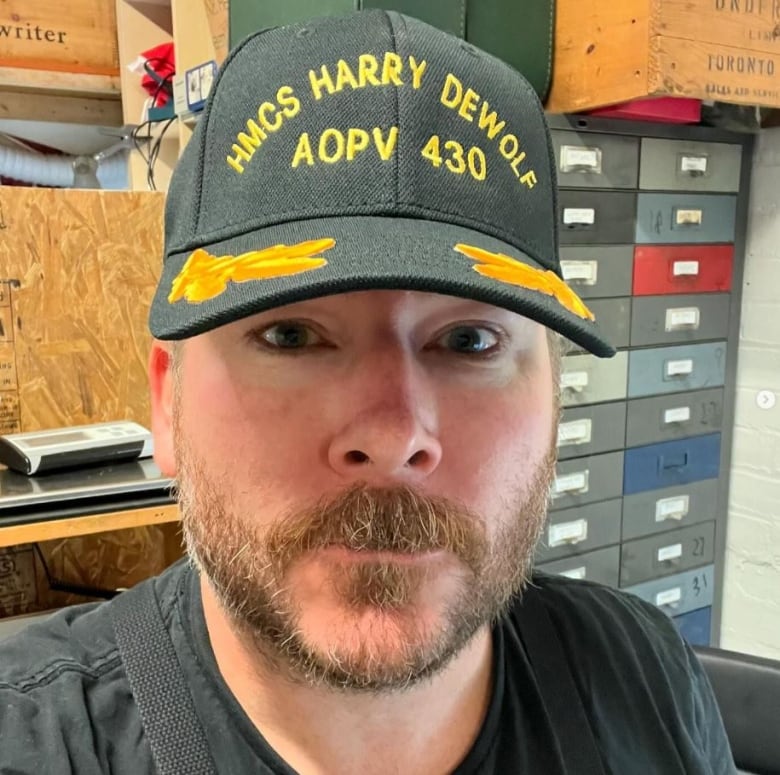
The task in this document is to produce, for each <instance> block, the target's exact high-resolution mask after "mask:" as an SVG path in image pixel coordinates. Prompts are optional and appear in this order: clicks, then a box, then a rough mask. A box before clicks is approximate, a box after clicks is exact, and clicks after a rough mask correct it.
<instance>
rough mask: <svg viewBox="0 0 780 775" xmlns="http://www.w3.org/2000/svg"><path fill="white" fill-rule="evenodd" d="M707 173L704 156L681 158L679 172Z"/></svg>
mask: <svg viewBox="0 0 780 775" xmlns="http://www.w3.org/2000/svg"><path fill="white" fill-rule="evenodd" d="M706 171H707V157H706V156H683V157H682V159H680V172H700V173H704V172H706Z"/></svg>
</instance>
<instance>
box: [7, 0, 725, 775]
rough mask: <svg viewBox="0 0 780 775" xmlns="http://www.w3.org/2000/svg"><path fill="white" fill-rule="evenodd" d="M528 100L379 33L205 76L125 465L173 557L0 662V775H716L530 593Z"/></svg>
mask: <svg viewBox="0 0 780 775" xmlns="http://www.w3.org/2000/svg"><path fill="white" fill-rule="evenodd" d="M554 175H555V171H554V168H553V165H552V154H551V149H550V141H549V136H548V133H547V129H546V126H545V122H544V117H543V113H542V110H541V107H540V105H539V103H538V100H537V99H536V97H535V95H534V94H533V93H532V91H531V89H530V87H529V85H528V84H527V82H526V81H525V80H524V79H523V78H522V77H521V76H519V75H518V74H517V73H515V72H514V71H512V70H511V69H510V68H509V67H507V66H505V65H503V64H502V63H500V62H498V61H497V60H495V59H494V58H492V57H490V56H488V55H487V54H485V53H482V52H480V51H478V50H476V49H474V48H473V47H472V46H469V45H467V44H465V43H463V42H462V41H460V40H457V39H455V38H452V37H450V36H448V35H445V34H444V33H441V32H438V31H436V30H434V29H432V28H430V27H428V26H426V25H424V24H422V23H420V22H417V21H415V20H413V19H409V18H406V17H403V16H400V15H398V14H395V13H385V12H381V11H374V12H361V13H357V14H355V15H352V16H349V17H345V18H340V19H327V20H320V21H316V22H312V23H310V24H307V25H299V26H292V27H287V28H279V29H273V30H269V31H265V32H262V33H259V34H257V35H254V36H252V37H251V38H249V39H248V40H247V41H246V42H245V43H243V44H242V45H241V46H240V47H239V48H238V49H237V50H235V51H234V52H233V53H232V54H231V56H230V57H229V59H228V61H227V62H226V63H225V65H224V66H223V68H222V70H221V72H220V75H219V77H218V79H217V81H216V83H215V87H214V90H213V94H212V96H211V98H210V100H209V104H208V106H207V108H206V110H205V112H204V115H203V117H202V119H201V122H200V125H199V127H198V130H197V132H196V134H195V136H194V138H193V139H192V141H191V142H190V144H189V146H188V147H187V149H186V151H185V153H184V155H183V157H182V159H181V162H180V164H179V166H178V168H177V170H176V174H175V176H174V179H173V181H172V184H171V188H170V191H169V195H168V204H167V210H166V249H165V262H164V267H163V272H162V277H161V280H160V284H159V288H158V291H157V294H156V296H155V299H154V302H153V305H152V310H151V318H150V320H151V330H152V333H153V334H154V336H155V338H156V341H155V344H154V345H153V350H152V354H151V359H150V381H151V390H152V404H153V430H154V437H155V456H156V459H157V462H158V463H159V465H160V467H161V469H162V470H163V471H164V472H165V473H167V474H170V475H175V476H176V478H177V482H178V487H179V499H180V503H181V508H182V520H183V528H184V533H185V537H186V545H187V551H188V554H189V557H190V560H191V564H190V565H184V564H179V565H177V566H175V567H174V568H173V569H170V570H168V571H167V572H165V573H164V574H163V575H162V576H160V577H159V578H157V579H156V580H153V581H151V582H147V583H145V584H142V585H140V586H139V587H138V588H136V590H133V591H131V592H129V593H127V594H124V595H121V596H120V597H118V598H117V599H116V600H114V601H112V602H111V603H106V604H103V605H100V606H87V607H81V608H74V609H70V610H67V611H65V612H63V613H61V614H59V615H57V616H56V617H54V618H52V619H51V620H49V622H48V623H47V624H45V625H43V626H39V627H35V628H31V629H30V630H28V632H27V634H26V635H23V636H21V637H19V638H17V639H16V640H15V641H11V642H10V643H8V644H7V645H6V646H5V648H4V651H3V662H2V667H1V668H0V681H2V683H0V734H2V741H3V744H2V749H0V758H1V759H2V769H3V771H7V772H14V773H18V772H25V773H27V772H29V773H33V772H34V773H43V772H57V773H60V772H74V773H79V775H85V774H86V773H93V772H94V773H97V772H112V773H132V774H133V775H137V774H138V773H145V772H153V771H155V768H156V770H157V771H159V772H161V773H168V772H171V773H175V772H181V773H194V772H224V773H243V772H253V773H306V774H307V773H317V774H320V773H350V774H351V773H372V774H377V775H380V774H383V773H404V774H406V773H411V774H416V773H419V774H421V775H422V774H428V773H450V772H457V773H501V774H502V775H503V774H504V773H544V774H545V775H547V774H551V773H563V772H566V773H577V774H578V775H579V774H580V773H583V774H585V773H663V774H664V775H669V774H671V773H731V772H734V771H735V770H734V768H733V763H732V760H731V755H730V753H729V749H728V744H727V742H726V739H725V735H724V732H723V728H722V724H721V721H720V717H719V715H718V711H717V709H716V707H715V703H714V700H713V696H712V693H711V690H710V688H709V685H708V683H707V681H706V678H705V677H704V675H703V673H702V670H701V668H700V667H699V665H698V664H697V662H696V661H695V659H694V657H693V656H692V654H691V651H690V650H689V648H688V647H687V646H686V645H685V644H684V643H683V642H682V641H681V639H680V637H679V636H678V635H677V633H676V631H675V629H674V628H673V626H672V625H671V624H670V623H669V621H668V620H667V619H666V617H665V616H663V615H662V614H661V613H659V612H658V611H657V610H656V609H655V608H653V607H651V606H648V605H646V604H644V603H642V602H641V601H639V600H637V599H635V598H633V597H629V596H627V595H622V594H620V593H618V592H616V591H614V590H610V589H607V588H605V587H601V586H598V585H595V584H590V583H585V582H575V581H572V580H569V579H564V578H550V577H546V576H542V575H536V576H533V577H532V575H531V564H532V556H533V551H534V546H535V543H536V541H537V539H538V537H539V535H540V532H541V528H542V525H543V522H544V519H545V508H546V504H547V496H548V492H549V486H550V482H551V478H552V476H553V472H554V460H555V454H554V452H555V425H556V421H557V415H558V405H557V390H556V385H557V374H558V369H559V367H560V363H559V352H558V347H559V345H558V337H559V335H564V336H566V337H568V338H570V339H572V340H574V341H576V342H578V343H580V344H581V345H583V346H584V347H586V348H588V349H589V350H590V351H591V352H593V353H595V354H597V355H602V356H609V355H611V354H612V352H613V351H612V348H611V347H610V346H609V345H608V344H607V343H606V342H605V341H604V340H603V339H602V337H601V335H600V333H599V330H598V328H597V327H596V324H595V322H594V320H593V316H592V315H591V314H590V312H589V310H588V309H587V307H586V306H585V305H584V304H583V303H582V301H581V300H580V299H579V298H578V297H577V296H576V295H575V294H574V293H573V292H572V291H571V290H570V289H569V288H568V287H567V286H566V285H565V284H564V283H563V282H562V281H561V279H560V267H559V262H558V256H557V237H556V197H555V185H554Z"/></svg>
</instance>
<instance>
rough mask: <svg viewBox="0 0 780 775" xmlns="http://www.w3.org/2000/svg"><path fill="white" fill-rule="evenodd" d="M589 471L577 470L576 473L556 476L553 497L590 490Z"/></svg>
mask: <svg viewBox="0 0 780 775" xmlns="http://www.w3.org/2000/svg"><path fill="white" fill-rule="evenodd" d="M588 473H589V472H588V471H577V472H576V473H574V474H564V475H563V476H556V477H555V482H553V491H552V496H553V498H557V497H558V496H559V495H566V494H567V493H573V492H587V491H588Z"/></svg>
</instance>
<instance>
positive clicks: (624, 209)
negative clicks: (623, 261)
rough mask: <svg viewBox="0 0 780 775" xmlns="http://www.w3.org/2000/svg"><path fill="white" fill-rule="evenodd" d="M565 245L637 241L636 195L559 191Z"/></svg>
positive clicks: (559, 223)
mask: <svg viewBox="0 0 780 775" xmlns="http://www.w3.org/2000/svg"><path fill="white" fill-rule="evenodd" d="M558 212H559V215H558V233H559V237H560V242H561V244H562V245H596V244H604V245H615V244H617V245H620V244H625V243H626V242H634V241H635V240H634V233H635V223H636V194H633V193H629V192H623V191H586V190H576V189H570V190H562V191H560V192H559V194H558Z"/></svg>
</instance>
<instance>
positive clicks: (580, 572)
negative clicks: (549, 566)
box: [558, 565, 588, 579]
mask: <svg viewBox="0 0 780 775" xmlns="http://www.w3.org/2000/svg"><path fill="white" fill-rule="evenodd" d="M587 572H588V571H587V569H586V568H585V566H584V565H581V566H580V567H579V568H569V570H562V571H561V572H560V573H559V574H558V575H559V576H566V578H567V579H584V578H585V576H586V575H587Z"/></svg>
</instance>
